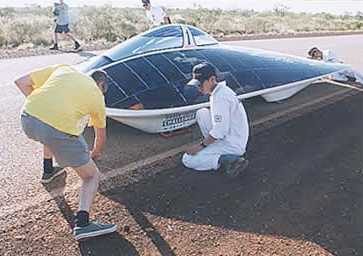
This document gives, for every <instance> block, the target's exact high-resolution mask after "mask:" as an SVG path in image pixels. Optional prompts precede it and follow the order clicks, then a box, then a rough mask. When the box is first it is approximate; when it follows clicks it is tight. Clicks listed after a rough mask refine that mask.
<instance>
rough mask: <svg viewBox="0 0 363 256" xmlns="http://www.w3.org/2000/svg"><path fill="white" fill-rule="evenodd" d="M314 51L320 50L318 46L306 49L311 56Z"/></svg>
mask: <svg viewBox="0 0 363 256" xmlns="http://www.w3.org/2000/svg"><path fill="white" fill-rule="evenodd" d="M316 51H320V50H319V48H318V47H313V48H311V49H310V50H309V51H308V55H309V56H311V57H312V56H313V54H314V53H315V52H316Z"/></svg>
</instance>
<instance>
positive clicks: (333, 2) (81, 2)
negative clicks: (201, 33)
mask: <svg viewBox="0 0 363 256" xmlns="http://www.w3.org/2000/svg"><path fill="white" fill-rule="evenodd" d="M54 2H57V1H55V0H17V1H16V2H14V1H9V0H0V7H27V6H31V5H40V6H43V7H45V6H51V5H52V4H53V3H54ZM65 2H66V3H67V4H68V5H70V6H74V7H77V6H85V5H88V6H102V5H111V6H114V7H139V8H141V0H65ZM151 3H152V4H155V5H162V6H164V7H166V8H181V9H185V8H197V7H198V6H202V7H205V8H208V9H224V10H251V9H253V10H255V11H270V10H272V9H273V8H274V6H275V5H276V4H282V5H284V6H286V7H288V8H289V9H288V10H289V11H291V12H307V13H319V12H326V13H332V14H339V15H341V14H346V13H350V14H353V15H354V14H357V13H358V12H363V0H305V1H304V0H296V1H293V0H264V1H261V0H260V1H252V0H245V1H242V0H240V1H238V2H237V1H236V0H224V1H223V3H221V2H211V1H209V0H189V1H188V0H186V1H185V0H151Z"/></svg>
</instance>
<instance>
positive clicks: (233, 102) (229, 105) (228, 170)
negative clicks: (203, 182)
mask: <svg viewBox="0 0 363 256" xmlns="http://www.w3.org/2000/svg"><path fill="white" fill-rule="evenodd" d="M192 74H193V79H192V80H191V81H190V82H189V83H188V84H189V85H191V86H198V87H199V88H200V91H201V92H202V93H203V94H205V95H210V109H208V108H202V109H199V110H198V111H197V114H196V117H197V122H198V125H199V128H200V130H201V132H202V135H203V139H202V140H201V142H200V143H198V144H196V145H194V146H192V147H190V148H189V149H188V150H186V152H185V154H184V155H183V158H182V162H183V164H184V166H186V167H188V168H190V169H194V170H197V171H209V170H219V171H220V172H221V173H224V174H226V175H227V176H230V177H236V176H238V175H239V174H241V173H242V172H243V171H244V170H245V169H246V167H247V166H248V160H247V159H246V158H245V152H246V147H247V143H248V137H249V125H248V119H247V114H246V111H245V109H244V107H243V105H242V103H241V102H239V100H238V98H237V96H236V94H235V93H234V92H233V91H232V90H231V89H230V88H229V87H228V86H227V84H226V82H225V81H222V82H219V83H218V82H217V74H216V70H215V68H214V67H213V66H212V65H211V64H210V63H208V62H205V63H201V64H198V65H196V66H194V67H193V73H192Z"/></svg>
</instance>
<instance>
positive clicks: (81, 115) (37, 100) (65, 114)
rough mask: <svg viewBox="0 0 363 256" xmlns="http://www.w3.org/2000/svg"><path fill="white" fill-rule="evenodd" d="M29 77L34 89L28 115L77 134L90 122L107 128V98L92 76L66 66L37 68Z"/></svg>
mask: <svg viewBox="0 0 363 256" xmlns="http://www.w3.org/2000/svg"><path fill="white" fill-rule="evenodd" d="M30 76H31V79H32V80H33V88H34V91H33V92H32V93H31V94H30V95H29V96H28V97H27V98H26V101H25V106H24V109H25V111H26V112H27V113H28V114H30V115H31V116H34V117H36V118H38V119H39V120H41V121H43V122H44V123H46V124H48V125H50V126H52V127H54V128H55V129H57V130H59V131H62V132H64V133H68V134H71V135H76V136H78V135H80V134H81V133H82V132H83V130H84V128H85V127H86V126H87V124H88V123H90V125H93V126H94V127H96V128H105V127H106V115H105V112H106V108H105V101H104V97H103V94H102V92H101V90H100V89H99V88H98V87H97V84H96V82H95V81H94V80H93V79H92V78H91V77H89V76H87V75H84V74H82V73H80V72H78V71H77V70H75V69H73V68H72V67H70V66H67V65H54V66H49V67H47V68H43V69H40V70H35V71H33V72H31V74H30ZM89 121H90V122H89Z"/></svg>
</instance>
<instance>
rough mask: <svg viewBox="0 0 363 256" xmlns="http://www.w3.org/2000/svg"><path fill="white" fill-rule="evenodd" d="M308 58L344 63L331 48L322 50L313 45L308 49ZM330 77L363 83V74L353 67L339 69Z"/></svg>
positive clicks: (342, 80)
mask: <svg viewBox="0 0 363 256" xmlns="http://www.w3.org/2000/svg"><path fill="white" fill-rule="evenodd" d="M308 58H311V59H314V60H320V61H324V62H327V63H344V62H343V61H341V60H339V59H338V58H337V56H336V54H335V53H334V52H333V51H331V50H320V49H319V48H318V47H312V48H311V49H310V50H309V51H308ZM330 79H332V80H336V81H341V82H356V83H360V84H361V85H363V75H362V74H360V73H359V72H357V71H354V70H353V69H352V68H347V69H346V70H343V71H339V72H338V73H336V74H333V75H331V76H330Z"/></svg>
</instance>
